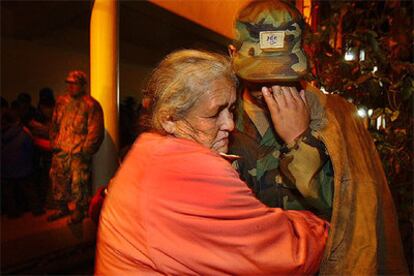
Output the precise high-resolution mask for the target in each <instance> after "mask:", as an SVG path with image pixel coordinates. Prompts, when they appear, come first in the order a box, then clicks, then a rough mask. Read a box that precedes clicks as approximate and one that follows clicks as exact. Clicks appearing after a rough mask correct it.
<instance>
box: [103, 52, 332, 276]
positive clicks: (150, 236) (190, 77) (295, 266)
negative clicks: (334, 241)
mask: <svg viewBox="0 0 414 276" xmlns="http://www.w3.org/2000/svg"><path fill="white" fill-rule="evenodd" d="M236 83H237V81H236V78H235V76H234V74H233V72H232V70H231V65H230V63H229V61H228V59H227V58H225V57H223V56H221V55H217V54H213V53H209V52H202V51H197V50H181V51H177V52H174V53H172V54H170V55H168V56H167V57H166V58H165V59H164V60H163V61H162V62H161V63H160V65H159V66H158V67H157V68H156V69H155V70H154V72H153V74H152V76H151V78H150V80H149V83H148V87H147V90H146V93H148V95H149V96H151V97H150V98H151V99H152V100H153V106H152V107H153V108H152V116H151V118H152V120H151V121H152V127H151V129H152V132H147V133H143V134H141V136H140V137H139V138H138V139H137V140H136V142H135V143H134V145H133V146H132V148H131V150H130V151H129V153H128V154H127V156H126V158H125V159H124V161H123V163H122V164H121V166H120V169H119V170H118V172H117V173H116V176H115V177H114V179H113V180H112V181H111V183H110V185H109V188H108V194H107V197H106V199H105V201H104V205H103V209H102V213H101V218H100V223H99V229H98V240H97V250H96V265H95V274H97V275H125V274H153V273H157V274H158V273H159V274H166V275H189V274H197V275H221V274H226V275H260V274H262V275H276V274H311V273H315V272H316V271H317V270H318V268H319V261H320V259H321V257H322V252H323V248H324V245H325V239H326V235H327V224H326V223H325V222H324V221H323V220H321V219H319V218H318V217H316V216H314V215H313V214H312V213H310V212H307V211H282V210H281V209H271V208H268V207H266V206H265V205H263V204H262V203H260V202H259V201H258V200H257V199H256V198H255V197H254V196H253V195H252V193H251V191H250V189H249V188H248V187H247V186H246V184H245V183H244V182H242V181H241V180H240V179H239V176H238V174H237V172H236V171H235V170H234V169H233V168H232V166H231V164H230V162H228V161H227V160H225V159H224V158H223V157H222V156H221V155H223V154H225V153H226V152H227V150H228V137H229V133H230V132H231V131H232V130H233V128H234V122H233V115H232V112H233V110H234V105H235V100H236Z"/></svg>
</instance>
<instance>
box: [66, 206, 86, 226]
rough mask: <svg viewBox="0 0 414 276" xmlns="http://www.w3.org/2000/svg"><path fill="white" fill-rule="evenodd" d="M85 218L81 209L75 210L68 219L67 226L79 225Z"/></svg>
mask: <svg viewBox="0 0 414 276" xmlns="http://www.w3.org/2000/svg"><path fill="white" fill-rule="evenodd" d="M84 218H85V211H84V210H83V209H81V208H76V209H75V211H74V212H73V214H72V215H71V216H70V217H69V219H68V224H69V225H71V224H79V223H81V222H82V221H83V219H84Z"/></svg>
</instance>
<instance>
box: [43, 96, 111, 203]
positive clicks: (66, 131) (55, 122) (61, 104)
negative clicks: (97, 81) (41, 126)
mask: <svg viewBox="0 0 414 276" xmlns="http://www.w3.org/2000/svg"><path fill="white" fill-rule="evenodd" d="M103 137H104V126H103V112H102V108H101V106H100V105H99V103H98V102H97V101H96V100H94V99H93V98H92V97H91V96H89V95H83V96H81V97H79V98H73V97H71V96H70V95H64V96H61V97H59V98H58V100H57V103H56V107H55V110H54V114H53V119H52V124H51V129H50V140H51V146H52V149H53V158H52V165H51V169H50V178H51V181H52V189H53V195H54V199H55V200H56V201H57V202H64V203H67V202H68V201H70V200H71V199H72V196H73V199H74V200H75V202H76V204H77V206H78V207H79V208H81V209H83V210H85V208H86V207H87V204H88V194H89V179H90V174H91V159H92V155H93V154H94V153H95V152H96V151H97V150H98V148H99V146H100V144H101V142H102V140H103Z"/></svg>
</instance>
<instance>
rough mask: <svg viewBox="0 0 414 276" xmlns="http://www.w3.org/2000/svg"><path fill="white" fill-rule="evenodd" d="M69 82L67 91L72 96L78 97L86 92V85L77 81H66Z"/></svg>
mask: <svg viewBox="0 0 414 276" xmlns="http://www.w3.org/2000/svg"><path fill="white" fill-rule="evenodd" d="M66 84H67V91H68V92H69V95H71V96H72V97H77V96H79V95H81V94H83V92H84V86H83V85H81V84H79V83H77V82H66Z"/></svg>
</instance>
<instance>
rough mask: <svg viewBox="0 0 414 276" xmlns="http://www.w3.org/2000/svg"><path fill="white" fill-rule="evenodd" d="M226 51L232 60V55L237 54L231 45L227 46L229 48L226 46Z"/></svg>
mask: <svg viewBox="0 0 414 276" xmlns="http://www.w3.org/2000/svg"><path fill="white" fill-rule="evenodd" d="M227 51H228V53H229V56H230V57H231V58H233V57H234V55H235V54H236V53H237V49H236V47H235V46H234V45H233V44H229V46H227Z"/></svg>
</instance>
